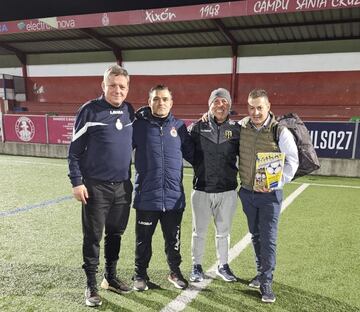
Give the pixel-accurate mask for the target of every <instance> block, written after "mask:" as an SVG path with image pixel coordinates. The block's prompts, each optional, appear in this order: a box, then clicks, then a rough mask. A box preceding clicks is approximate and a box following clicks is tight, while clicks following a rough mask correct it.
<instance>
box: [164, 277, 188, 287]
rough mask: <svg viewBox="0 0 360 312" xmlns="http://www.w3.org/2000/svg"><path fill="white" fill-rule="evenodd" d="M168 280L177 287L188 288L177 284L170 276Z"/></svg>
mask: <svg viewBox="0 0 360 312" xmlns="http://www.w3.org/2000/svg"><path fill="white" fill-rule="evenodd" d="M168 281H169V282H170V283H171V284H173V285H174V286H175V288H177V289H186V288H187V286H185V287H181V286H180V285H178V284H176V283H175V282H174V281H173V280H172V279H171V278H170V277H168Z"/></svg>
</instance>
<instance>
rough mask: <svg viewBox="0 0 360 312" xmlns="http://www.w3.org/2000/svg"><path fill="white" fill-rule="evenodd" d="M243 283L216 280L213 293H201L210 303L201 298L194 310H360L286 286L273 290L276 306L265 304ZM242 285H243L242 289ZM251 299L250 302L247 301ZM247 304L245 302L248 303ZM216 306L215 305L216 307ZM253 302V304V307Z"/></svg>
mask: <svg viewBox="0 0 360 312" xmlns="http://www.w3.org/2000/svg"><path fill="white" fill-rule="evenodd" d="M238 282H239V283H224V282H223V281H220V280H214V281H213V282H212V285H211V288H210V289H211V291H209V292H207V293H205V292H201V295H200V296H203V297H205V298H206V299H207V300H209V302H210V303H204V300H201V298H199V299H198V300H195V301H193V302H192V303H191V304H190V307H192V308H194V309H197V310H198V311H215V310H216V311H228V310H229V309H233V310H236V311H267V310H269V308H270V309H271V310H275V311H276V310H281V311H292V312H296V311H326V312H342V311H343V312H345V311H346V312H355V311H359V308H358V307H355V306H351V305H349V304H348V303H346V302H342V301H340V300H336V299H333V298H330V297H326V296H322V295H320V294H316V293H312V292H308V291H304V290H301V289H299V288H296V287H292V286H289V285H285V284H280V283H276V282H274V284H273V289H274V292H275V294H276V297H277V299H276V302H275V303H274V304H271V305H269V304H266V303H262V302H261V296H260V292H259V291H258V290H256V289H251V288H249V287H248V286H247V283H248V281H247V280H242V279H238ZM239 284H242V285H239ZM245 298H247V299H248V300H244V299H245ZM244 301H245V302H244ZM212 302H213V304H212ZM252 302H253V303H252Z"/></svg>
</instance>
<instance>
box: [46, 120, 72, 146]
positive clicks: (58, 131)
mask: <svg viewBox="0 0 360 312" xmlns="http://www.w3.org/2000/svg"><path fill="white" fill-rule="evenodd" d="M74 122H75V117H69V116H49V117H48V133H49V143H50V144H70V142H71V136H72V129H73V126H74Z"/></svg>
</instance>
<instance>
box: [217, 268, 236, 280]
mask: <svg viewBox="0 0 360 312" xmlns="http://www.w3.org/2000/svg"><path fill="white" fill-rule="evenodd" d="M216 275H217V276H219V277H221V278H222V279H223V280H224V281H225V282H229V283H231V282H236V281H237V279H235V280H233V279H228V278H226V277H225V276H224V275H222V274H221V273H220V272H219V271H218V270H216Z"/></svg>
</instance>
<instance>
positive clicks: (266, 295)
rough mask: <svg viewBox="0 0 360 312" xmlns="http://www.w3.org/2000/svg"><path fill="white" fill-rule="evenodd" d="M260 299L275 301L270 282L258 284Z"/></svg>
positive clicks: (269, 301) (268, 301)
mask: <svg viewBox="0 0 360 312" xmlns="http://www.w3.org/2000/svg"><path fill="white" fill-rule="evenodd" d="M260 293H261V301H262V302H267V303H273V302H275V300H276V298H275V294H274V293H273V291H272V287H271V284H270V283H265V284H262V285H260Z"/></svg>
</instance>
